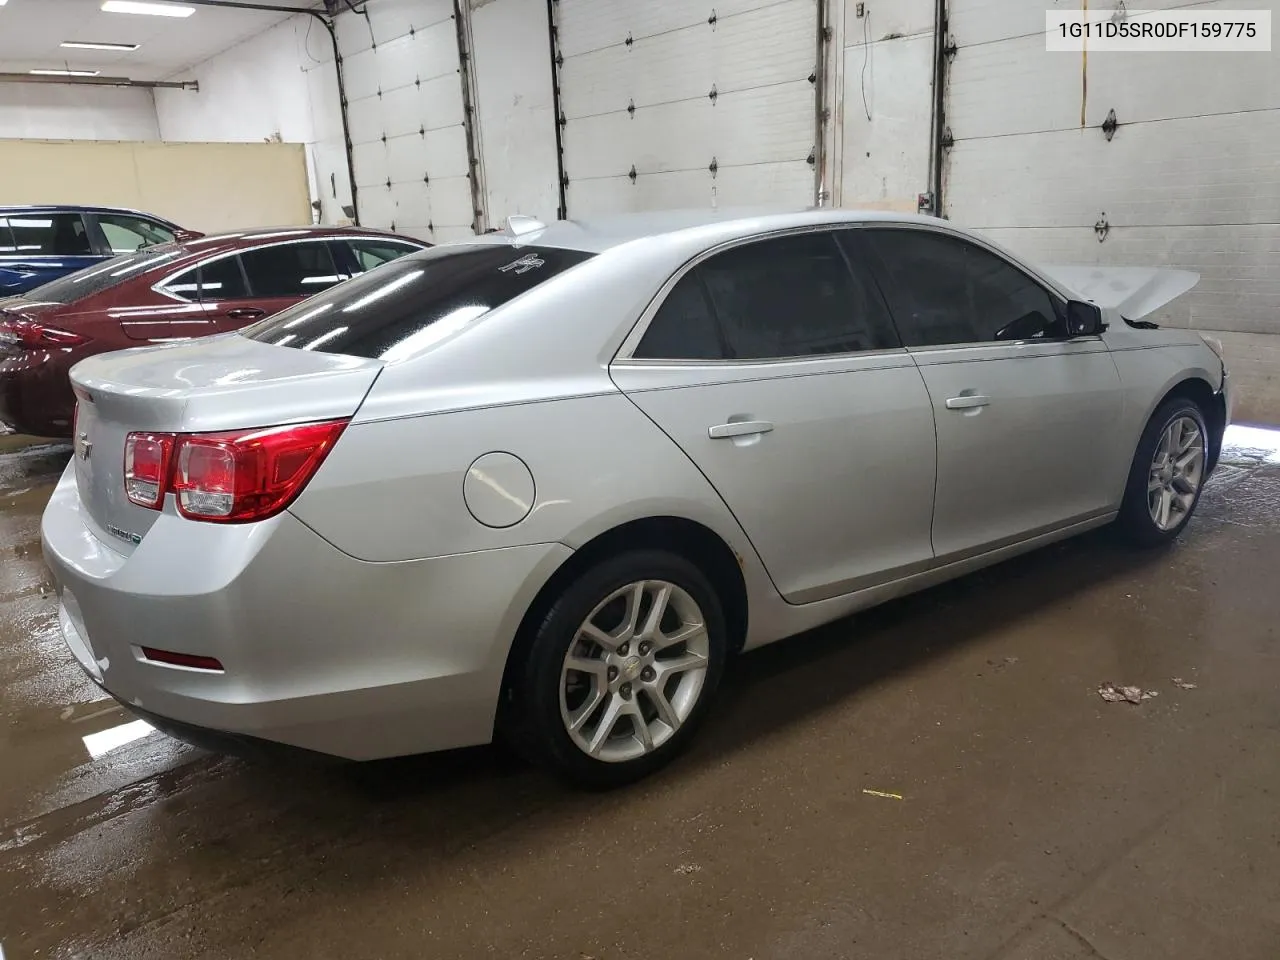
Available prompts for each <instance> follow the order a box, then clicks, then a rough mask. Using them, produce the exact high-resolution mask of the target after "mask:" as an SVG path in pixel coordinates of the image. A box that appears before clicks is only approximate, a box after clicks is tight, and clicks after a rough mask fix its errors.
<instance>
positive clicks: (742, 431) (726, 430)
mask: <svg viewBox="0 0 1280 960" xmlns="http://www.w3.org/2000/svg"><path fill="white" fill-rule="evenodd" d="M772 429H773V424H772V423H770V422H769V421H768V420H732V421H730V422H729V423H717V424H716V425H715V426H714V427H708V428H707V436H708V437H710V438H711V439H712V440H728V439H731V438H733V437H749V436H752V435H754V434H757V433H768V432H769V431H770V430H772Z"/></svg>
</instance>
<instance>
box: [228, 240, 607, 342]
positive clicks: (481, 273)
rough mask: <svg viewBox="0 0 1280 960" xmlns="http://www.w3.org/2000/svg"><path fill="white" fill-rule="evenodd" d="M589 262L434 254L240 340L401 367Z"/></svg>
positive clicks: (541, 252) (463, 249)
mask: <svg viewBox="0 0 1280 960" xmlns="http://www.w3.org/2000/svg"><path fill="white" fill-rule="evenodd" d="M590 258H591V254H589V253H583V252H581V251H579V250H562V249H559V248H556V247H520V248H518V249H513V248H512V247H509V246H507V245H506V244H501V245H497V244H495V245H489V244H457V245H447V246H441V247H433V248H431V249H430V250H424V251H422V252H420V253H415V254H412V255H411V256H408V257H402V258H400V259H399V260H394V261H392V262H391V263H389V264H386V265H385V266H384V267H383V268H381V269H379V270H376V271H373V272H372V273H367V274H365V275H363V276H360V277H356V278H355V279H354V280H350V281H348V282H347V283H344V284H342V285H341V286H339V287H335V288H334V289H333V290H330V291H328V292H327V293H324V294H321V295H320V296H318V297H312V298H311V299H309V300H306V301H304V302H303V303H299V304H295V305H294V306H292V307H289V308H288V309H287V310H282V311H281V312H280V313H277V314H275V315H274V316H272V317H270V318H268V319H267V320H263V321H261V322H260V323H256V324H253V325H252V326H248V327H245V328H244V329H242V330H241V331H240V333H241V335H242V336H246V337H248V338H250V339H251V340H260V341H263V342H265V343H274V344H278V345H280V346H290V347H297V348H299V349H302V350H320V351H322V352H325V353H344V354H348V355H350V356H356V357H367V358H378V359H383V360H396V359H399V358H401V357H404V356H406V355H408V354H409V353H410V352H412V351H413V350H415V349H418V348H419V347H420V346H424V345H425V344H426V343H427V342H429V341H430V340H431V339H432V338H433V337H435V336H436V335H438V334H440V333H442V332H443V331H445V330H449V329H455V328H456V327H458V326H461V325H464V324H466V323H468V322H470V321H471V320H474V319H475V318H477V317H479V316H481V315H482V314H485V313H488V312H489V311H490V310H492V309H494V308H495V307H500V306H502V305H503V304H504V303H507V302H508V301H510V300H514V299H515V298H516V297H518V296H520V294H522V293H524V292H526V291H527V290H531V289H533V288H534V287H536V286H538V284H540V283H545V282H546V281H547V280H550V279H551V278H552V277H554V276H556V275H557V274H560V273H563V272H564V271H565V270H568V269H569V268H571V267H574V266H577V265H578V264H579V263H582V262H583V261H585V260H588V259H590ZM435 324H441V326H440V327H435V326H434V325H435Z"/></svg>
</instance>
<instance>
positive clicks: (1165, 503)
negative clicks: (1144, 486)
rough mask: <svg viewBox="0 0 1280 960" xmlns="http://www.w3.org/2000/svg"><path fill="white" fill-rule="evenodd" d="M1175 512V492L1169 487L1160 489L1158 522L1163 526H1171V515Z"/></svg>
mask: <svg viewBox="0 0 1280 960" xmlns="http://www.w3.org/2000/svg"><path fill="white" fill-rule="evenodd" d="M1172 512H1173V492H1172V491H1171V490H1169V489H1168V488H1167V487H1166V488H1165V489H1163V490H1161V491H1160V516H1159V518H1158V519H1157V521H1156V522H1157V523H1159V524H1160V526H1162V527H1166V528H1167V527H1168V526H1169V517H1170V514H1171V513H1172Z"/></svg>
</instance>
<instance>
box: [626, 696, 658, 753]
mask: <svg viewBox="0 0 1280 960" xmlns="http://www.w3.org/2000/svg"><path fill="white" fill-rule="evenodd" d="M627 713H629V714H630V715H631V726H632V727H633V728H634V730H635V737H636V739H637V740H638V741H640V746H641V747H642V748H643V749H644V752H645V753H648V752H649V751H650V750H652V749H653V731H651V730H650V729H649V724H647V723H645V719H644V714H643V713H642V712H641V711H640V704H639V702H638V701H636V700H632V701H631V709H630V710H628V711H627Z"/></svg>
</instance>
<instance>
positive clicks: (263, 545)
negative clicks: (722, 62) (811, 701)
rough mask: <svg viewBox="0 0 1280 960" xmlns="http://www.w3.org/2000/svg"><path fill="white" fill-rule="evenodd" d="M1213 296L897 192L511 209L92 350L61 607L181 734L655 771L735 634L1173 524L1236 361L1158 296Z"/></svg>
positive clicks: (789, 627)
mask: <svg viewBox="0 0 1280 960" xmlns="http://www.w3.org/2000/svg"><path fill="white" fill-rule="evenodd" d="M1195 280H1196V277H1195V276H1194V275H1190V274H1182V273H1179V272H1177V271H1155V270H1133V269H1130V270H1118V271H1117V270H1110V271H1109V270H1105V269H1077V270H1055V269H1041V268H1037V267H1035V266H1032V265H1031V264H1028V263H1025V262H1023V261H1021V260H1019V259H1017V258H1015V257H1013V256H1011V255H1010V254H1009V253H1006V252H1005V251H1003V250H1001V249H1000V248H999V247H996V246H995V245H993V244H991V243H989V242H987V241H985V240H984V239H982V238H981V237H979V236H977V235H975V234H972V233H969V232H966V231H964V230H961V229H958V228H956V227H953V226H951V225H950V224H948V223H946V222H944V221H940V220H935V219H927V218H911V217H903V216H896V215H889V214H880V213H866V214H860V213H853V212H848V211H831V210H827V211H806V212H797V213H788V214H782V213H772V214H746V213H744V214H732V213H724V212H722V213H720V214H718V215H712V214H703V213H698V214H682V213H670V214H649V215H643V216H640V215H636V216H628V217H621V218H618V219H614V220H603V221H599V222H588V223H575V222H560V223H555V224H551V225H549V226H548V225H543V224H540V223H538V222H536V221H529V220H522V219H516V218H513V220H512V221H510V222H509V224H508V227H507V230H506V231H505V232H504V233H500V234H492V235H487V236H484V237H481V238H477V239H475V240H474V241H469V242H466V243H461V244H453V245H446V246H441V247H436V248H434V249H431V250H427V251H424V252H422V253H417V254H411V255H409V256H406V257H404V258H402V259H399V260H396V261H394V262H392V263H390V264H388V265H387V266H385V267H382V268H380V269H379V270H377V271H376V272H372V273H370V274H368V275H366V276H363V277H359V278H357V279H354V280H351V281H349V282H346V283H343V284H341V285H339V286H336V287H334V288H333V289H331V290H329V291H327V292H326V293H323V294H321V295H319V296H317V297H313V298H311V299H309V300H307V301H305V302H304V303H301V304H299V305H297V306H295V307H292V308H289V309H287V310H284V311H283V312H281V313H279V314H278V315H276V316H275V317H272V318H270V319H267V320H264V321H262V322H260V323H257V324H254V325H253V326H250V327H247V328H245V329H244V330H242V331H240V332H238V333H231V334H227V335H223V336H218V337H214V338H212V339H208V340H205V341H202V342H199V343H191V344H174V345H171V346H162V347H153V348H145V349H135V350H128V351H124V352H121V353H116V354H111V355H107V356H100V357H93V358H91V359H88V360H85V361H83V362H81V363H80V364H78V365H77V366H76V367H75V369H74V370H73V371H72V380H73V382H74V386H75V391H76V395H77V397H78V401H79V404H78V422H77V424H76V432H75V453H74V456H73V458H72V461H71V463H70V464H69V465H68V467H67V470H66V472H65V474H64V475H63V477H62V479H61V480H60V482H59V483H58V486H57V488H56V490H55V492H54V494H53V497H52V499H51V500H50V502H49V505H48V508H47V510H46V512H45V514H44V519H43V540H44V549H45V555H46V557H47V560H48V563H49V565H50V567H51V568H52V570H53V572H54V575H55V578H56V580H57V582H58V590H59V596H60V608H59V616H60V622H61V628H62V632H63V635H64V636H65V639H66V643H67V646H68V647H69V648H70V652H71V654H72V655H73V656H74V657H75V659H76V660H77V661H78V662H79V663H80V665H81V666H82V667H83V669H84V670H85V671H86V672H87V673H88V675H89V676H90V677H91V678H92V679H93V680H94V681H95V682H96V683H98V684H100V685H102V686H103V687H104V688H105V689H106V690H107V691H108V692H109V693H111V694H112V695H113V696H115V697H116V698H117V699H118V700H119V701H120V702H121V703H123V704H124V705H126V706H127V707H128V708H129V709H131V710H133V711H135V712H136V713H137V714H139V715H140V716H142V717H144V718H147V719H149V720H150V721H151V722H152V723H153V724H154V725H155V726H157V727H159V728H160V729H162V730H165V731H167V732H170V733H174V734H175V735H178V736H182V737H186V738H189V739H192V740H195V741H197V742H213V743H231V742H234V741H235V740H241V741H244V740H249V741H251V742H252V741H264V740H265V741H271V742H274V743H276V744H287V745H291V746H293V747H301V748H305V749H307V750H310V751H318V752H321V753H325V754H332V755H337V756H340V757H346V758H356V759H365V758H375V757H387V756H393V755H400V754H409V753H418V752H425V751H432V750H440V749H444V748H450V747H460V746H465V745H470V744H479V743H485V742H488V741H490V740H491V739H493V738H494V737H495V736H500V737H502V738H503V739H505V740H506V741H508V742H509V743H511V744H512V745H514V746H515V747H516V748H517V749H518V750H519V751H521V752H522V753H524V754H525V755H527V756H529V757H530V758H533V759H535V760H536V761H539V762H541V763H544V764H546V765H548V766H549V767H551V768H553V769H554V770H555V771H557V772H558V773H559V774H561V775H563V776H565V777H567V778H568V779H570V780H571V781H574V782H577V783H580V784H586V785H596V786H601V785H613V784H618V783H622V782H625V781H629V780H633V779H635V778H637V777H640V776H642V775H644V774H646V773H648V772H650V771H652V770H654V769H655V768H657V767H658V766H660V765H662V764H663V763H665V762H667V761H668V760H670V759H671V757H672V756H673V755H674V754H676V753H677V752H678V751H679V750H680V749H681V748H682V747H683V746H684V745H685V744H686V743H687V742H688V741H689V739H690V737H691V736H693V734H694V732H695V730H696V729H697V727H698V726H699V724H700V723H701V722H702V721H703V720H704V719H705V717H706V714H707V711H708V708H709V706H710V703H711V700H712V696H713V694H714V693H715V690H716V685H717V683H718V682H719V680H720V677H721V674H722V672H723V670H724V667H725V662H726V659H727V658H728V657H730V656H731V655H733V654H735V653H737V652H739V651H743V650H748V649H751V648H753V647H758V646H760V645H762V644H766V643H770V642H772V641H774V640H778V639H779V638H782V637H786V636H789V635H791V634H796V633H799V632H801V631H804V630H807V629H809V628H811V627H815V626H817V625H819V624H822V623H826V622H828V621H831V620H834V619H836V618H839V617H844V616H846V615H848V614H850V613H852V612H853V611H856V610H859V609H862V608H865V607H868V606H871V605H873V604H876V603H879V602H881V601H884V600H887V599H889V598H891V597H897V596H901V595H903V594H907V593H910V592H912V591H915V590H919V589H921V588H924V587H927V586H929V585H931V584H934V583H937V582H939V581H942V580H946V579H949V578H952V577H956V576H958V575H960V574H963V573H965V572H967V571H970V570H974V569H977V568H979V567H982V566H985V565H988V564H991V563H994V562H997V561H999V560H1002V559H1004V558H1007V557H1011V556H1014V555H1015V554H1018V553H1021V552H1023V551H1026V550H1030V549H1033V548H1035V547H1039V546H1042V545H1044V544H1047V543H1050V542H1053V541H1055V540H1060V539H1062V538H1065V537H1069V536H1071V535H1073V534H1077V533H1080V532H1082V531H1085V530H1088V529H1090V528H1094V527H1100V526H1102V525H1104V524H1113V523H1114V524H1115V525H1116V526H1117V527H1118V528H1119V530H1120V531H1122V532H1123V533H1124V534H1125V535H1127V536H1128V537H1129V538H1130V539H1132V540H1134V541H1136V542H1137V543H1139V544H1145V545H1150V546H1155V545H1160V544H1165V543H1168V542H1169V541H1170V540H1172V539H1173V538H1174V537H1176V536H1178V534H1179V533H1181V532H1182V530H1183V529H1184V527H1185V526H1186V525H1187V523H1188V521H1189V520H1190V519H1191V516H1192V514H1193V512H1194V510H1195V507H1196V503H1197V500H1198V498H1199V496H1200V491H1201V489H1202V487H1203V484H1204V481H1205V479H1206V478H1207V477H1208V476H1209V473H1210V471H1211V470H1212V469H1213V467H1214V464H1215V461H1216V459H1217V457H1218V452H1219V447H1220V443H1221V439H1222V434H1223V431H1224V429H1225V425H1226V422H1227V419H1228V413H1229V406H1230V405H1229V401H1228V381H1227V376H1226V372H1225V369H1224V366H1223V364H1222V361H1221V359H1220V357H1219V355H1218V352H1217V350H1216V349H1214V348H1212V347H1210V346H1209V345H1208V344H1207V342H1206V341H1204V340H1203V339H1201V337H1200V336H1198V335H1197V334H1195V333H1191V332H1188V331H1185V330H1168V329H1159V328H1157V327H1156V325H1155V324H1153V323H1151V322H1149V321H1146V320H1143V319H1142V316H1143V315H1144V314H1147V313H1149V312H1150V311H1151V310H1153V309H1155V308H1157V307H1159V306H1161V305H1162V304H1163V303H1164V302H1166V301H1168V300H1169V299H1171V298H1172V297H1173V296H1176V295H1178V294H1180V293H1182V292H1185V290H1186V289H1188V288H1189V287H1190V286H1191V285H1192V284H1194V282H1195ZM1091 295H1092V296H1093V298H1094V302H1090V301H1089V300H1088V299H1087V298H1088V297H1089V296H1091Z"/></svg>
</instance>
